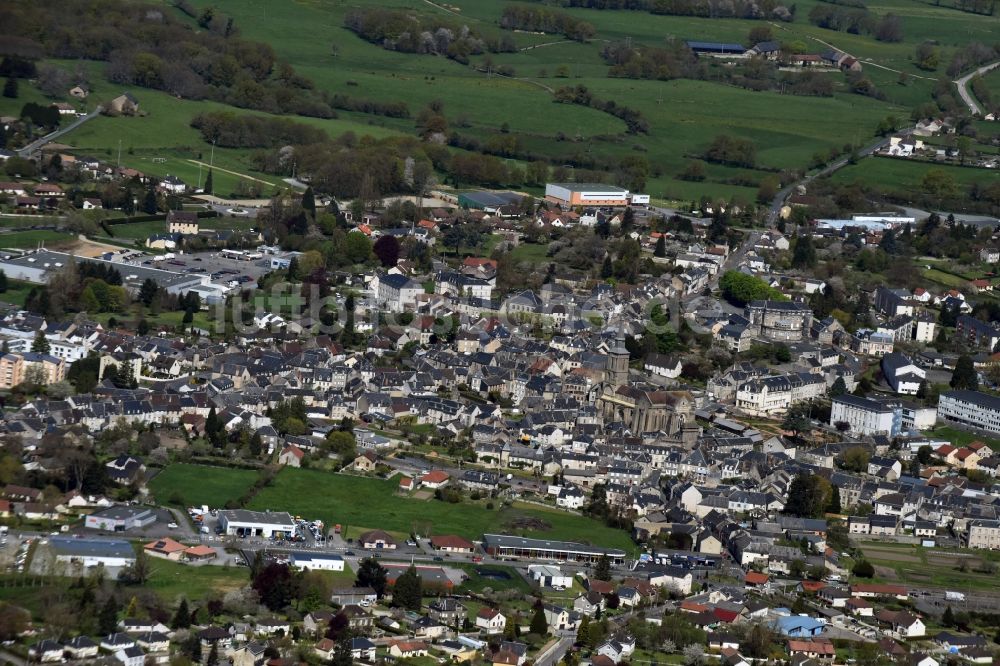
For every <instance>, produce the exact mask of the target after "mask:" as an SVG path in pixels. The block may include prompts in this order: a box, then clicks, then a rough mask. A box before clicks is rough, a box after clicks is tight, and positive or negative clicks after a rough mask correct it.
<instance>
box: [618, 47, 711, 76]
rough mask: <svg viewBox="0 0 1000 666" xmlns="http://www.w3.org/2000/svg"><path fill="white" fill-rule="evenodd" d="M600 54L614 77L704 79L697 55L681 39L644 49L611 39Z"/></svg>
mask: <svg viewBox="0 0 1000 666" xmlns="http://www.w3.org/2000/svg"><path fill="white" fill-rule="evenodd" d="M601 57H602V58H604V62H606V63H607V64H608V65H610V67H611V69H610V70H609V71H608V75H609V76H612V77H621V78H626V79H655V80H659V81H668V80H670V79H676V78H681V77H688V78H702V77H701V76H699V75H698V72H697V69H698V61H697V58H695V55H694V53H693V52H692V51H691V49H689V48H688V47H687V44H685V43H684V42H682V41H681V40H679V39H668V40H667V41H666V45H665V46H661V47H643V48H640V47H637V46H633V45H631V44H629V43H626V42H621V41H619V42H610V43H608V44H606V45H605V46H604V47H603V48H602V49H601Z"/></svg>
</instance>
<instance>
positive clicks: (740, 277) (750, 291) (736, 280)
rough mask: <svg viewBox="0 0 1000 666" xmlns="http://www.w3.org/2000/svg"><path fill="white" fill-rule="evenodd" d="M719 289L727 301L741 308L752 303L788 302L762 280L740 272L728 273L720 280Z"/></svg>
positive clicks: (782, 295) (785, 297)
mask: <svg viewBox="0 0 1000 666" xmlns="http://www.w3.org/2000/svg"><path fill="white" fill-rule="evenodd" d="M719 288H720V289H722V295H723V297H724V298H725V299H726V300H727V301H730V302H731V303H733V304H735V305H740V306H742V305H746V304H747V303H749V302H750V301H762V300H772V301H781V300H788V297H787V296H785V295H784V294H782V293H781V292H780V291H779V290H777V289H775V288H773V287H771V286H770V285H768V284H767V282H765V281H764V280H762V279H761V278H759V277H756V276H754V275H747V274H746V273H740V272H739V271H726V273H724V274H723V276H722V278H721V279H720V280H719Z"/></svg>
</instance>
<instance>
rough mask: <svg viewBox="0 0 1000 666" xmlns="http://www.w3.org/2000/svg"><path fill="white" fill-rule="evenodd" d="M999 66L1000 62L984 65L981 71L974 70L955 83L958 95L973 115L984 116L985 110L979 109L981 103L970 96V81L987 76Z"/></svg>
mask: <svg viewBox="0 0 1000 666" xmlns="http://www.w3.org/2000/svg"><path fill="white" fill-rule="evenodd" d="M998 66H1000V60H998V61H996V62H991V63H989V64H988V65H983V66H982V67H980V68H979V69H976V70H973V71H971V72H969V73H968V74H966V75H965V76H963V77H962V78H960V79H957V80H956V81H955V85H956V86H958V95H959V97H961V98H962V101H963V102H965V105H966V106H967V107H969V111H971V112H972V115H974V116H981V115H983V110H982V109H981V108H979V102H978V101H977V100H976V99H975V97H973V96H972V95H971V94H969V88H968V85H969V81H971V80H972V78H973V77H975V76H978V75H980V74H985V73H986V72H988V71H990V70H991V69H994V68H996V67H998Z"/></svg>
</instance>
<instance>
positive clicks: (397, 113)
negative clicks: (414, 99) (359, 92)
mask: <svg viewBox="0 0 1000 666" xmlns="http://www.w3.org/2000/svg"><path fill="white" fill-rule="evenodd" d="M330 106H332V107H333V108H335V109H341V110H343V111H357V112H359V113H368V114H371V115H374V116H385V117H386V118H409V117H410V107H409V106H407V104H406V102H401V101H397V102H380V101H378V100H374V99H363V98H361V97H351V96H350V95H344V94H342V93H334V95H333V96H332V97H330Z"/></svg>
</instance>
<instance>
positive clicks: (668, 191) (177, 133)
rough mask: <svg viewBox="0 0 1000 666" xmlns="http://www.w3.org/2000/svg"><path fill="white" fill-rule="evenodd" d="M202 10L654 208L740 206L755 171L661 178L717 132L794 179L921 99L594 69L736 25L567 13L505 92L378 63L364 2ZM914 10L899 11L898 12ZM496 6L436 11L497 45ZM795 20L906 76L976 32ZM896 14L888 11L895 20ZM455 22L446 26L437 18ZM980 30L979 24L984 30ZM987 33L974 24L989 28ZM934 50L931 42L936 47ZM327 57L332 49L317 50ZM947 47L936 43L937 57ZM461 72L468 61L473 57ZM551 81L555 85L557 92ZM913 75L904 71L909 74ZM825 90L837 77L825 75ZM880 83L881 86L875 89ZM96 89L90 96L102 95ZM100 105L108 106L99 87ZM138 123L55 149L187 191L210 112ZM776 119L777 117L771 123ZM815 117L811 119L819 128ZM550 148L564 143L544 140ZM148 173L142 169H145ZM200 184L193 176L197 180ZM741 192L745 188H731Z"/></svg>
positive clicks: (440, 65)
mask: <svg viewBox="0 0 1000 666" xmlns="http://www.w3.org/2000/svg"><path fill="white" fill-rule="evenodd" d="M195 4H197V5H199V6H201V5H205V6H207V5H208V4H212V5H213V6H214V7H217V8H218V9H219V10H220V11H223V12H225V13H227V14H230V15H232V16H234V17H235V18H236V21H237V25H238V26H239V28H240V30H241V33H242V34H244V35H245V36H247V37H249V38H254V39H261V40H263V41H267V42H269V43H270V44H272V45H273V47H274V48H275V50H276V51H277V52H278V54H279V55H280V56H281V57H283V58H285V59H287V60H288V61H289V62H291V64H293V65H294V66H295V67H296V69H297V70H298V71H299V72H301V73H302V74H304V75H306V76H308V77H310V78H311V79H313V80H314V81H315V82H316V84H317V87H319V88H320V89H323V90H327V91H330V92H331V93H336V92H339V93H345V94H348V95H351V96H353V97H361V98H370V99H378V100H390V101H396V100H405V101H406V103H407V104H408V105H409V107H410V109H411V112H412V113H414V114H415V113H416V112H417V111H418V110H419V109H420V108H421V107H422V106H424V105H426V104H427V103H428V102H431V101H433V100H439V101H441V102H442V103H443V104H444V109H445V114H446V116H448V118H449V119H450V120H451V122H452V124H453V125H454V126H456V127H457V128H458V129H459V131H461V132H463V133H466V134H471V135H476V136H483V137H485V136H489V135H490V134H493V133H496V132H497V131H498V129H499V127H500V125H502V124H504V123H506V124H507V125H508V126H509V128H510V131H511V132H513V133H516V134H518V135H519V136H521V138H522V140H523V142H524V143H525V144H527V145H531V146H533V147H535V148H536V149H539V150H545V151H549V152H551V154H553V155H555V156H557V158H556V159H559V158H568V157H571V156H574V155H579V156H587V155H590V156H592V157H596V158H597V159H598V162H600V161H603V159H604V158H606V157H607V158H611V157H621V156H622V155H628V154H630V153H635V154H638V155H642V156H644V157H645V158H646V159H648V160H649V161H650V163H651V164H653V165H654V166H655V172H654V173H652V174H650V176H649V177H648V179H647V186H646V190H647V191H649V193H650V194H652V195H653V196H654V197H657V198H661V199H683V200H690V199H695V198H698V197H700V196H701V195H703V194H707V195H709V196H713V197H729V196H737V197H739V198H741V199H749V198H752V197H753V195H754V193H755V188H756V183H757V182H758V181H759V180H760V178H762V177H763V176H764V175H765V172H762V171H754V170H749V171H748V170H740V169H733V168H728V167H721V166H711V167H710V168H709V170H708V180H707V181H705V182H703V183H689V182H685V181H681V180H677V179H676V178H675V176H676V174H677V173H678V172H679V171H680V170H681V169H682V168H683V166H684V164H685V163H686V161H687V160H688V159H689V157H690V156H692V155H697V154H700V152H701V151H703V150H704V148H705V146H707V144H708V143H709V142H710V141H711V139H712V138H713V137H714V136H715V135H717V134H720V133H723V132H727V133H733V134H737V135H740V136H743V137H746V138H750V139H752V140H753V141H755V142H756V144H757V146H758V151H759V162H760V165H761V166H762V167H764V168H766V169H769V170H771V169H786V168H795V167H802V166H804V165H805V164H806V163H807V162H808V161H809V159H810V158H811V157H812V155H813V154H814V153H816V152H819V151H823V152H826V151H828V150H829V149H830V148H833V147H837V148H839V147H841V146H843V145H844V143H849V142H858V143H862V142H865V141H867V140H868V139H869V138H870V137H871V135H872V134H873V132H874V129H875V126H876V124H877V123H878V121H879V120H880V119H882V118H883V117H885V116H886V115H890V114H895V115H903V114H905V113H906V112H907V109H908V107H909V106H912V105H913V104H916V103H919V102H921V101H925V100H926V98H927V94H928V92H929V85H930V83H929V82H925V81H922V80H920V79H913V80H911V83H910V84H909V85H906V86H901V85H898V84H896V83H894V80H895V78H896V75H895V74H892V73H883V72H882V71H880V70H875V68H872V72H873V74H872V76H873V78H875V79H878V80H877V83H878V84H879V85H880V86H881V87H883V88H884V89H885V91H886V94H887V95H888V99H889V101H888V102H879V101H876V100H873V99H870V98H865V97H860V96H857V95H847V94H837V95H836V96H834V97H832V98H807V97H794V96H790V95H780V96H779V95H777V94H776V93H751V92H748V91H745V90H741V89H736V88H732V87H729V86H725V85H720V84H716V83H711V82H696V81H671V82H657V81H631V80H623V79H610V78H608V77H607V65H606V64H605V63H604V61H603V60H602V59H601V57H600V49H601V48H602V46H603V44H605V43H606V42H607V41H609V40H611V41H613V40H620V39H625V38H628V39H631V40H633V42H635V43H637V44H640V45H641V44H645V45H656V44H659V43H661V42H662V40H663V38H664V36H666V35H673V36H676V37H678V38H682V39H710V40H725V41H744V40H745V39H746V35H747V33H748V32H749V30H750V29H751V28H753V27H754V26H755V25H757V24H758V22H754V21H746V20H736V19H711V20H706V19H701V18H693V17H671V16H653V15H650V14H648V13H645V12H632V11H593V10H585V9H567V10H566V11H568V12H569V13H572V14H574V15H578V16H580V17H581V18H584V19H585V20H588V21H590V22H592V23H593V24H594V25H595V26H596V28H597V35H596V37H595V39H594V40H593V41H591V42H589V43H585V44H581V43H560V42H561V41H562V40H561V39H559V38H556V37H555V36H551V35H546V36H542V35H530V34H525V33H515V34H514V35H513V37H514V39H515V42H516V43H517V45H518V46H519V47H521V48H526V47H531V46H536V45H539V44H546V46H543V47H541V48H534V49H531V50H526V51H520V52H517V53H511V54H497V55H495V56H494V57H493V59H494V62H496V63H497V64H503V65H508V66H511V67H513V68H514V69H515V76H516V77H517V78H518V80H511V79H507V78H502V77H492V78H487V77H486V76H484V75H483V74H482V73H480V72H477V71H475V70H473V69H472V68H470V67H467V66H464V65H461V64H459V63H456V62H454V61H451V60H448V59H445V58H439V57H434V56H416V55H410V54H403V53H395V52H391V51H387V50H385V49H382V48H380V47H378V46H375V45H372V44H368V43H366V42H364V41H363V40H361V39H359V38H358V37H356V36H355V35H353V34H352V33H350V32H349V31H348V30H346V29H345V28H344V27H343V25H342V24H343V17H344V14H345V13H346V11H347V10H348V9H349V8H351V7H353V6H365V5H377V6H382V5H383V3H381V2H378V1H377V0H357V1H356V2H353V3H351V5H350V6H348V5H347V4H344V3H339V2H338V3H310V4H303V3H279V4H274V3H266V4H264V3H256V2H255V3H246V2H242V1H241V0H221V2H212V3H208V2H207V1H205V0H198V1H197V2H195ZM911 4H913V3H911ZM394 6H399V7H403V8H409V9H411V10H413V11H416V12H421V13H428V14H445V13H447V12H446V10H443V9H440V8H438V7H436V6H435V5H433V3H424V2H421V1H420V0H400V1H399V2H397V3H396V5H394ZM504 6H505V5H504V3H503V2H501V1H500V0H474V1H473V0H458V1H457V2H455V3H452V5H449V7H452V8H453V10H454V11H455V12H456V13H457V14H458V16H459V18H457V19H455V20H457V21H462V22H466V23H468V24H469V25H470V26H472V27H474V28H475V29H476V30H479V31H481V32H483V33H484V34H489V35H496V34H499V32H500V31H499V30H498V29H497V27H496V21H497V18H498V16H499V14H500V12H501V11H502V8H503V7H504ZM811 6H812V2H810V3H809V5H808V6H806V7H803V6H799V7H798V11H799V18H797V19H796V21H795V22H794V23H791V24H780V25H778V31H779V37H780V38H781V39H782V40H793V39H798V40H802V41H804V42H806V43H807V45H809V46H810V47H811V48H814V49H815V50H816V51H820V50H824V49H826V48H827V47H826V46H825V45H824V44H822V43H820V42H819V41H817V40H818V39H822V40H825V41H829V42H832V43H834V44H835V45H837V46H839V47H841V48H844V49H855V50H857V55H861V56H863V57H873V58H878V59H880V60H884V61H885V62H886V63H889V64H890V65H892V64H896V65H899V66H900V67H903V68H909V70H912V64H911V63H910V62H909V58H910V54H911V53H912V49H913V44H915V43H916V42H917V41H918V40H920V39H922V37H920V35H922V34H924V32H929V31H930V30H931V29H932V28H933V27H934V26H935V25H936V24H938V23H941V24H942V25H952V24H955V25H956V27H955V28H954V30H953V32H952V33H950V34H953V35H954V36H955V40H956V42H955V43H959V41H961V40H964V39H968V35H970V34H973V35H974V34H979V33H980V32H988V30H986V29H985V28H984V26H981V25H976V26H973V29H972V30H971V31H969V30H966V29H965V28H966V27H968V26H970V25H972V24H973V23H974V21H972V20H970V17H968V16H967V15H964V14H961V13H959V12H955V11H953V10H944V9H941V8H934V7H932V6H930V5H916V4H914V8H913V12H912V13H914V14H917V13H919V14H920V16H919V17H915V18H914V34H913V37H912V40H911V37H910V35H909V33H908V34H907V40H906V42H904V43H902V44H883V43H878V42H875V41H874V40H872V39H870V38H867V37H858V36H849V35H846V34H844V33H832V32H829V31H823V30H820V29H819V28H815V27H813V26H811V25H808V24H807V22H806V20H805V15H806V14H807V13H808V9H809V8H811ZM896 11H901V9H898V8H897V9H896ZM452 18H454V16H452ZM990 20H992V19H990ZM988 22H989V21H987V23H988ZM936 39H939V40H941V39H942V38H941V35H936ZM331 45H333V46H334V47H335V49H334V48H331ZM946 46H947V45H946ZM474 60H476V59H474ZM561 67H566V68H567V69H568V72H569V76H568V77H566V78H557V77H556V72H557V70H559V69H560V68H561ZM912 73H916V72H915V71H913V72H912ZM831 76H833V77H836V79H837V81H838V83H837V85H838V86H839V87H842V86H843V84H842V82H841V81H842V79H843V77H842V76H841V75H840V74H837V73H832V74H831ZM883 79H884V80H883ZM102 85H104V84H102ZM562 85H585V86H587V87H588V88H590V89H591V91H592V92H593V93H594V94H595V95H596V96H598V97H600V98H602V99H615V100H618V101H620V102H621V103H626V101H627V104H628V105H629V106H632V107H635V108H637V109H639V110H640V111H642V112H643V114H644V115H645V116H646V117H647V118H648V119H649V121H650V123H651V125H652V128H653V129H652V131H651V132H650V134H649V135H648V136H627V135H625V134H623V132H624V124H623V123H622V122H621V121H620V120H618V119H616V118H613V117H612V116H610V115H608V114H604V113H601V112H598V111H596V110H593V109H589V108H584V107H579V106H573V105H565V104H554V103H553V101H552V96H551V93H550V92H549V91H550V90H551V89H554V88H556V87H559V86H562ZM106 87H108V88H109V90H108V92H112V90H113V89H110V86H106ZM135 94H137V95H139V96H140V102H141V104H142V108H144V109H145V110H147V111H148V112H149V115H148V116H146V117H143V118H127V119H112V118H98V119H96V120H94V121H92V122H91V123H88V124H87V125H85V126H84V127H83V128H81V129H79V130H77V131H75V132H74V133H73V134H72V135H70V139H69V141H70V143H72V144H73V145H75V146H79V147H81V148H85V149H88V150H94V151H97V152H103V153H104V154H105V155H106V156H109V157H110V156H113V155H116V154H117V147H118V142H119V140H121V144H122V146H123V147H124V150H125V153H124V155H123V162H126V163H128V164H129V165H130V166H136V167H137V168H140V169H142V170H144V171H148V172H150V173H154V174H156V175H162V174H164V173H166V172H169V173H173V174H175V175H179V176H180V177H181V178H183V179H185V180H186V181H187V182H190V183H197V182H198V179H199V176H198V173H197V166H195V165H193V164H191V163H190V162H188V160H191V159H202V160H205V159H207V157H208V155H207V154H208V151H209V147H208V146H207V145H206V144H205V143H204V142H203V141H201V140H200V137H199V136H198V135H197V133H196V132H195V131H194V130H193V129H192V128H191V127H190V126H189V121H190V118H191V116H192V115H194V114H195V113H197V112H199V111H202V110H211V109H214V108H220V105H218V104H215V103H211V102H192V101H187V100H177V99H174V98H173V97H170V96H168V95H164V94H162V93H157V92H155V91H147V90H140V91H135ZM778 109H780V111H777V112H776V110H778ZM820 119H821V120H820ZM299 120H301V121H302V122H307V123H310V124H314V125H316V126H318V127H322V128H323V129H325V130H326V131H327V132H328V133H329V134H331V135H335V134H339V133H340V132H343V131H348V130H349V131H352V132H355V133H356V134H358V135H362V134H371V135H373V136H385V135H387V134H394V133H404V134H409V135H412V134H413V131H414V128H413V122H412V121H411V120H393V119H385V118H380V117H374V116H365V115H363V114H357V113H340V118H339V119H336V120H317V119H299ZM559 135H562V136H563V138H562V139H559V138H557V137H558V136H559ZM154 159H155V160H156V162H153V160H154ZM215 163H216V164H217V165H219V166H220V167H222V168H228V169H232V170H233V171H237V172H239V173H243V174H246V175H248V176H251V177H254V178H260V179H261V180H264V181H267V182H268V183H269V185H267V186H264V190H268V189H272V188H273V186H281V183H279V182H276V179H274V178H273V177H269V176H266V175H263V174H258V173H254V172H253V171H252V169H251V167H250V164H249V151H233V150H222V149H218V150H216V152H215ZM202 177H203V175H202ZM238 180H239V179H238V178H237V177H236V176H232V175H229V174H224V173H222V172H218V171H217V172H216V173H215V182H216V188H215V189H216V191H217V192H227V191H232V190H234V189H235V187H236V185H237V183H238ZM739 180H747V181H749V184H736V183H737V182H738V181H739Z"/></svg>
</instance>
